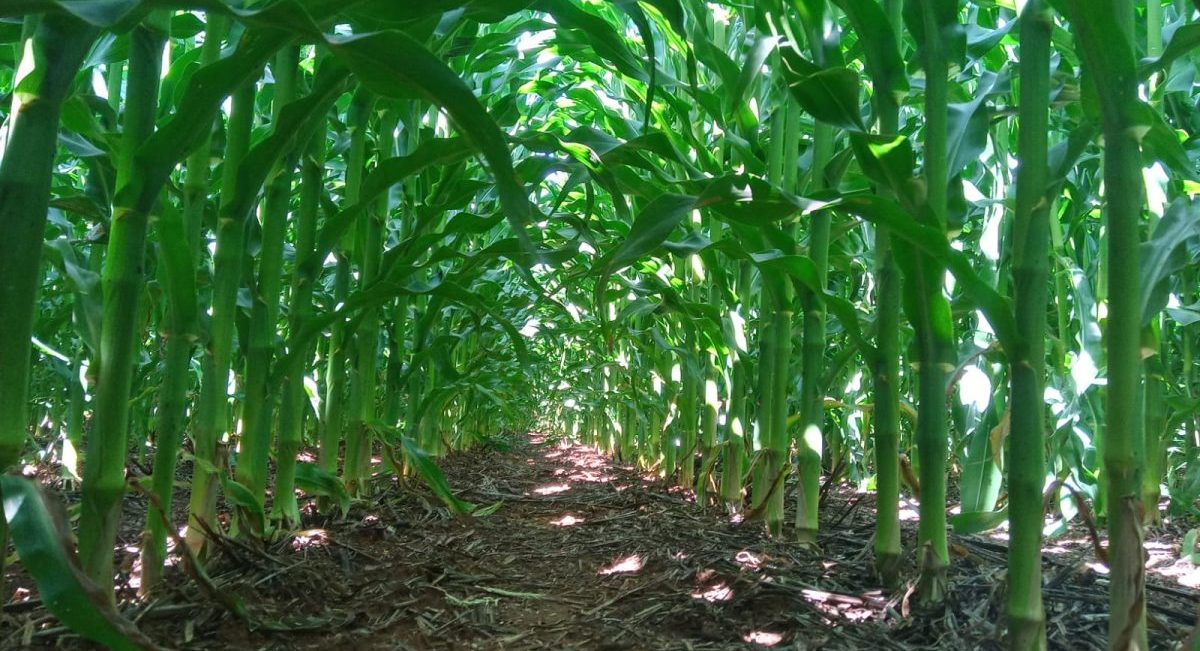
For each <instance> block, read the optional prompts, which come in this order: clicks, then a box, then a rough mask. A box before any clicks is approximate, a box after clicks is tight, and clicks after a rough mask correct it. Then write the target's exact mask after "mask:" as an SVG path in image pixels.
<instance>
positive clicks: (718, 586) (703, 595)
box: [692, 581, 733, 604]
mask: <svg viewBox="0 0 1200 651" xmlns="http://www.w3.org/2000/svg"><path fill="white" fill-rule="evenodd" d="M692 598H693V599H703V600H704V601H707V602H708V603H710V604H715V603H719V602H722V601H730V600H731V599H733V588H731V587H729V585H728V584H726V583H725V582H724V581H722V582H720V583H714V584H713V585H710V586H707V587H703V588H700V589H699V590H697V591H696V592H693V593H692Z"/></svg>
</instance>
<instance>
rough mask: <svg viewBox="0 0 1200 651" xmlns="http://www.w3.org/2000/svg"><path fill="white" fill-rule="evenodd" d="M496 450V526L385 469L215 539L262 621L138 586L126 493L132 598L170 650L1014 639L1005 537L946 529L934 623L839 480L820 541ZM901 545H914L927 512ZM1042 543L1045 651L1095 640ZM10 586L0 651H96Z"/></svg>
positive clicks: (1175, 619) (1091, 595) (473, 493)
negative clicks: (356, 491) (354, 492)
mask: <svg viewBox="0 0 1200 651" xmlns="http://www.w3.org/2000/svg"><path fill="white" fill-rule="evenodd" d="M502 447H506V448H507V449H497V448H494V447H493V448H488V449H478V450H474V451H471V452H468V453H462V454H457V455H453V456H451V457H449V458H447V459H444V460H441V465H442V467H443V469H444V470H445V472H446V474H447V477H448V479H449V481H450V484H451V486H453V487H454V488H455V489H456V491H457V492H458V493H459V495H460V497H462V498H464V499H467V500H470V501H472V502H475V503H478V504H493V503H497V502H500V503H501V505H500V507H499V509H498V510H497V511H496V512H495V513H493V514H491V515H488V516H485V517H477V518H463V517H454V516H452V515H450V514H449V513H448V512H447V511H446V510H445V509H444V508H442V507H441V506H440V504H439V503H438V502H437V501H436V499H435V498H433V497H432V496H431V495H430V494H429V493H428V492H427V491H426V490H425V489H424V487H423V486H415V485H414V486H405V485H400V484H397V483H395V482H394V480H392V479H388V480H387V481H388V482H389V483H387V485H386V486H385V485H382V482H381V483H380V484H378V485H376V487H375V488H376V489H377V491H376V496H375V497H374V498H372V499H368V500H366V501H363V502H359V503H356V505H355V506H354V507H353V508H352V509H351V511H350V513H349V514H348V515H347V516H346V517H337V516H333V517H330V516H322V515H318V514H317V513H316V509H315V508H313V506H314V505H313V504H312V503H311V501H310V502H308V503H307V506H306V508H305V524H304V527H305V528H304V529H303V530H302V531H300V532H297V533H296V534H294V535H292V536H289V537H287V538H286V539H283V540H279V541H276V542H274V543H272V544H268V545H257V544H251V543H247V542H244V541H238V540H232V539H223V540H221V541H220V544H219V545H218V546H217V548H218V551H217V553H216V554H215V556H214V558H213V559H211V560H210V562H209V565H208V572H209V575H210V576H211V577H212V580H213V583H215V585H216V586H217V587H218V588H219V590H221V591H222V592H223V593H224V594H226V595H230V596H234V597H236V598H238V599H240V600H241V601H242V603H244V604H245V605H246V606H247V608H248V610H249V613H250V615H249V620H250V621H246V620H244V619H239V618H237V617H235V616H234V615H232V614H231V613H230V611H229V610H228V609H227V608H225V607H222V606H220V605H218V603H217V602H216V601H215V600H214V599H211V598H207V597H205V596H204V593H203V592H202V591H201V590H199V589H198V588H197V586H196V585H195V584H194V583H192V582H191V581H190V579H189V578H188V577H187V576H186V575H185V574H184V572H183V571H182V570H181V569H180V568H179V567H178V566H175V567H171V568H169V569H168V574H167V583H168V586H169V587H168V589H167V591H166V592H165V594H162V595H161V596H159V597H158V598H156V599H154V600H151V601H149V602H146V601H139V600H137V599H135V598H134V597H133V594H134V592H135V591H134V589H133V586H134V585H135V584H136V578H137V568H136V564H135V562H134V559H135V558H136V549H137V548H136V544H137V540H136V538H137V537H136V531H137V530H138V527H140V522H141V520H140V519H139V513H138V511H139V508H138V506H137V505H136V501H133V502H134V506H132V507H130V508H129V509H127V519H128V520H129V522H128V526H126V527H125V528H124V529H123V531H124V534H123V538H125V539H124V540H123V541H122V542H121V546H122V548H121V549H120V550H118V560H119V561H120V563H119V567H121V568H123V570H124V577H123V578H125V579H126V581H125V589H124V590H123V591H122V593H121V594H122V597H123V604H122V606H123V610H124V612H125V613H126V614H127V616H128V617H130V618H131V619H133V620H135V621H136V622H137V623H138V625H139V626H140V627H141V628H142V630H143V631H144V632H145V633H146V634H147V635H149V636H150V637H151V638H152V639H154V640H155V641H157V642H158V643H159V644H161V645H163V646H164V647H169V648H176V649H232V650H235V651H241V650H250V649H256V650H257V649H323V650H324V649H363V650H375V649H380V650H382V649H401V650H410V649H411V650H425V649H494V650H500V649H506V650H507V649H594V650H598V651H623V650H635V649H648V650H650V649H654V650H658V649H664V650H665V649H680V650H689V651H691V650H695V651H702V650H717V649H721V650H724V649H762V648H776V649H941V648H945V649H993V648H994V649H999V648H1004V647H1003V644H1002V638H1001V635H1002V614H1001V613H1002V612H1003V600H1004V587H1003V577H1004V562H1005V554H1006V549H1005V546H1004V544H1003V541H1002V540H998V539H996V538H992V537H988V536H970V537H961V536H956V537H954V538H953V544H952V548H953V553H954V559H953V565H952V570H951V574H950V583H951V585H950V599H948V601H947V607H946V608H945V610H943V611H941V612H937V613H921V612H916V611H915V608H913V607H912V600H911V592H910V587H911V586H910V585H906V586H903V587H901V588H900V589H897V590H894V591H885V590H882V589H880V587H879V586H878V582H877V581H876V579H874V577H873V576H872V574H871V572H870V569H869V568H870V566H871V547H870V544H871V535H872V530H873V526H874V523H873V517H874V516H873V509H872V504H871V501H870V500H871V496H870V495H862V494H856V493H854V492H853V491H852V490H850V489H848V488H843V489H836V488H834V489H832V490H830V491H828V493H827V495H826V496H825V500H824V505H823V508H822V513H823V519H824V522H823V523H822V531H824V532H827V533H824V534H823V535H822V536H821V538H820V540H819V546H820V550H817V549H809V548H803V547H800V546H798V545H794V544H788V543H786V542H780V541H774V540H771V539H770V538H768V537H766V536H765V535H764V534H763V533H762V527H761V525H760V524H758V523H753V522H741V523H739V522H734V521H731V519H730V518H729V517H728V516H727V515H726V514H725V513H724V512H723V511H722V510H721V509H720V508H717V507H711V506H710V507H708V508H703V507H701V506H700V505H698V504H697V503H696V500H695V496H693V495H691V494H690V493H686V492H682V491H680V490H678V489H673V488H668V487H666V486H665V485H664V484H663V483H662V481H661V480H660V479H657V478H656V477H653V476H649V475H644V474H643V473H642V472H641V471H639V470H636V469H634V468H630V467H624V466H621V465H618V464H615V463H613V462H612V461H611V460H609V459H607V458H605V457H603V456H601V455H600V454H599V453H598V452H596V451H595V450H593V449H590V448H586V447H583V446H578V445H570V444H567V443H560V442H554V441H547V440H545V439H543V438H542V437H540V436H536V435H530V436H529V437H528V438H527V439H526V438H517V439H513V440H512V441H511V442H510V444H509V445H508V446H502ZM67 497H68V498H69V497H70V496H69V495H68V496H67ZM140 508H141V509H144V504H143V505H142V506H141V507H140ZM141 512H142V513H144V510H142V511H141ZM904 537H905V548H906V549H909V550H911V549H912V547H913V543H914V538H915V523H912V522H906V523H905V533H904ZM1180 537H1182V534H1181V532H1180V531H1175V530H1170V529H1169V528H1168V530H1166V531H1164V532H1162V533H1160V534H1158V535H1157V537H1151V538H1150V539H1149V540H1148V543H1149V544H1148V546H1149V547H1150V548H1151V549H1154V548H1155V545H1157V546H1158V547H1159V548H1163V549H1166V550H1168V551H1169V550H1173V554H1174V555H1164V557H1168V556H1169V558H1168V560H1165V561H1162V562H1159V563H1158V566H1161V569H1163V570H1164V571H1162V572H1155V571H1154V567H1155V561H1154V560H1153V558H1152V559H1151V572H1150V574H1149V584H1150V590H1149V593H1148V608H1149V612H1150V617H1151V627H1152V629H1151V637H1152V639H1153V640H1154V648H1158V649H1174V648H1179V646H1180V645H1181V644H1182V642H1183V640H1184V638H1186V637H1187V636H1188V635H1189V634H1190V633H1191V631H1192V628H1193V626H1194V624H1195V622H1196V610H1197V606H1198V605H1200V592H1198V591H1197V590H1195V589H1192V588H1190V587H1187V586H1186V585H1180V581H1181V580H1183V579H1186V578H1188V577H1192V574H1191V573H1190V572H1191V570H1192V569H1193V568H1191V566H1190V565H1181V564H1180V563H1187V561H1180V562H1178V563H1177V562H1175V561H1174V560H1171V559H1175V558H1177V554H1178V544H1177V543H1176V542H1173V541H1177V540H1178V539H1179V538H1180ZM1047 545H1048V547H1047V553H1046V555H1045V574H1046V580H1047V587H1046V589H1045V598H1046V606H1047V612H1048V616H1049V620H1050V621H1049V626H1048V633H1049V637H1050V644H1051V647H1052V648H1056V649H1100V648H1104V640H1105V627H1106V615H1105V612H1106V601H1107V596H1106V591H1107V580H1106V578H1105V577H1104V575H1103V573H1102V571H1099V570H1100V569H1101V568H1100V566H1099V564H1097V563H1096V562H1095V558H1094V552H1093V551H1092V549H1091V546H1090V544H1089V543H1088V542H1087V541H1086V540H1077V541H1075V542H1064V541H1057V542H1048V543H1047ZM907 563H908V568H907V574H908V575H911V574H912V564H913V561H912V559H911V558H909V559H907ZM1171 571H1174V575H1172V576H1167V575H1168V574H1170V573H1171ZM1181 577H1183V578H1182V579H1181ZM1192 578H1193V579H1195V580H1200V574H1197V577H1192ZM7 579H8V580H7V582H6V585H7V586H8V588H7V590H9V591H10V594H9V595H5V597H6V600H7V602H6V605H4V606H3V611H2V612H0V649H16V648H26V647H29V648H64V649H75V648H79V649H84V648H92V646H91V645H90V644H89V643H87V642H85V641H83V640H81V639H80V638H78V637H75V636H73V635H71V634H70V633H69V632H68V631H65V630H64V629H62V628H61V627H58V626H57V624H56V622H55V621H54V619H53V618H52V617H51V616H49V615H48V614H47V613H46V612H45V611H44V609H42V608H41V606H40V602H39V601H38V599H37V594H36V588H35V587H34V586H33V585H32V583H31V582H30V581H29V579H28V577H27V576H24V575H23V574H22V573H21V571H20V568H19V565H18V566H16V567H14V568H13V569H12V571H11V572H10V574H9V576H8V577H7ZM1184 582H1185V583H1186V582H1187V581H1184ZM14 586H15V592H12V591H13V590H14Z"/></svg>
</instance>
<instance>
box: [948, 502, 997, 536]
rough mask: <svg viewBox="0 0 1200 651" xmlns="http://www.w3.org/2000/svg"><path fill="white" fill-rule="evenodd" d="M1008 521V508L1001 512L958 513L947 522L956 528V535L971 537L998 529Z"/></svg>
mask: <svg viewBox="0 0 1200 651" xmlns="http://www.w3.org/2000/svg"><path fill="white" fill-rule="evenodd" d="M1007 519H1008V508H1007V507H1005V508H1003V509H1000V510H999V511H969V512H967V513H956V514H954V515H952V516H950V517H948V518H946V520H947V521H948V522H949V523H950V526H952V527H954V533H957V534H960V535H964V536H965V535H969V534H973V533H983V532H984V531H991V530H992V529H995V528H996V527H998V526H1000V525H1001V524H1004V521H1005V520H1007Z"/></svg>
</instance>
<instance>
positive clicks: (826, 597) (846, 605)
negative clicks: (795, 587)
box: [800, 588, 875, 622]
mask: <svg viewBox="0 0 1200 651" xmlns="http://www.w3.org/2000/svg"><path fill="white" fill-rule="evenodd" d="M800 595H801V596H802V597H804V600H805V601H807V602H809V603H811V604H813V605H814V606H816V607H817V610H819V611H821V612H822V613H823V614H825V616H827V617H829V618H830V619H832V620H839V619H840V620H845V621H849V622H859V621H866V620H869V619H871V618H872V617H874V616H875V610H874V609H872V608H871V607H870V604H869V603H867V601H866V600H865V599H863V598H861V597H856V596H854V595H847V594H837V593H835V592H826V591H824V590H815V589H812V588H805V589H804V590H801V591H800Z"/></svg>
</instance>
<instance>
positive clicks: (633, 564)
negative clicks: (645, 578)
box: [600, 554, 643, 576]
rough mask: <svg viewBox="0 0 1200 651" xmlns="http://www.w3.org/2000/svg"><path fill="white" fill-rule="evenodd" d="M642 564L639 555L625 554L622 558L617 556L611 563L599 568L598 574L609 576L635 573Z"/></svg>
mask: <svg viewBox="0 0 1200 651" xmlns="http://www.w3.org/2000/svg"><path fill="white" fill-rule="evenodd" d="M642 565H643V560H642V557H641V556H640V555H638V554H633V555H630V556H625V557H624V558H619V559H617V560H616V561H614V562H613V563H612V565H609V566H608V567H605V568H603V569H601V570H600V576H610V575H613V574H637V573H638V572H639V571H640V570H641V569H642Z"/></svg>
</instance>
